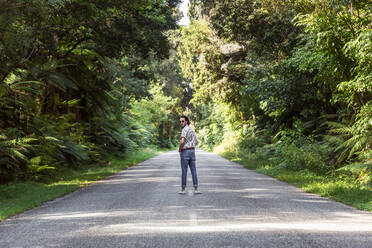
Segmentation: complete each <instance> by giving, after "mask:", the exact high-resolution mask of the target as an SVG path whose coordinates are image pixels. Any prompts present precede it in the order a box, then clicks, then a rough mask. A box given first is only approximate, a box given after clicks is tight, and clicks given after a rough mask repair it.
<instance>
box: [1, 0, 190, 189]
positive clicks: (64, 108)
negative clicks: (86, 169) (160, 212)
mask: <svg viewBox="0 0 372 248" xmlns="http://www.w3.org/2000/svg"><path fill="white" fill-rule="evenodd" d="M179 2H180V1H179V0H165V1H164V0H152V1H127V0H89V1H86V0H46V1H45V0H12V1H6V0H4V1H0V65H1V66H0V183H6V182H11V181H15V180H29V179H31V180H43V178H44V177H49V176H52V175H53V172H54V171H56V170H58V169H61V168H63V167H72V168H78V167H80V166H84V165H89V164H91V163H102V164H105V163H106V158H107V156H108V155H112V154H117V155H119V156H125V154H127V153H128V152H130V151H131V150H135V149H138V148H141V147H145V146H150V145H154V146H162V147H170V146H172V145H174V144H173V143H172V142H174V135H175V132H178V129H177V130H176V128H178V126H177V125H176V124H175V123H176V122H175V121H174V120H175V119H177V116H178V113H180V112H181V107H179V106H181V103H180V99H181V98H182V95H183V92H182V88H181V87H180V86H179V87H177V85H181V84H182V82H183V80H182V77H181V76H180V73H179V68H178V67H177V63H176V62H175V61H176V57H175V55H176V53H175V52H173V55H172V53H171V51H172V49H173V50H174V47H172V43H171V42H170V38H169V37H171V36H172V30H173V32H174V30H176V29H177V27H178V26H177V24H176V23H177V20H179V19H180V16H181V14H180V11H179V10H178V7H177V6H178V5H179ZM173 46H174V44H173ZM169 82H171V84H170V83H169ZM177 96H178V97H177Z"/></svg>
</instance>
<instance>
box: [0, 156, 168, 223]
mask: <svg viewBox="0 0 372 248" xmlns="http://www.w3.org/2000/svg"><path fill="white" fill-rule="evenodd" d="M160 152H161V151H156V150H154V149H144V150H141V151H136V152H133V153H131V154H128V156H126V157H125V159H123V158H119V157H112V158H111V159H110V162H111V164H110V165H109V166H102V165H98V164H92V165H89V167H85V168H80V169H75V170H74V169H65V170H63V171H59V172H58V174H57V175H55V176H54V179H53V181H50V182H49V183H41V182H33V181H28V182H17V183H10V184H7V185H0V221H1V220H4V219H6V218H7V217H9V216H12V215H15V214H17V213H21V212H23V211H25V210H27V209H31V208H34V207H37V206H39V205H40V204H41V203H43V202H46V201H50V200H52V199H55V198H57V197H60V196H63V195H65V194H67V193H70V192H72V191H74V190H76V189H78V188H80V187H83V186H85V185H87V184H89V183H92V182H94V181H96V180H99V179H102V178H105V177H107V176H110V175H112V174H114V173H117V172H119V171H121V170H123V169H126V168H128V167H130V166H131V165H135V164H137V163H139V162H141V161H144V160H146V159H148V158H151V157H153V156H155V155H158V154H159V153H160Z"/></svg>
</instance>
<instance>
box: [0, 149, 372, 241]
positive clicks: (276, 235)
mask: <svg viewBox="0 0 372 248" xmlns="http://www.w3.org/2000/svg"><path fill="white" fill-rule="evenodd" d="M197 166H198V173H199V180H200V190H201V191H202V192H203V194H201V195H193V194H192V190H191V188H189V189H187V191H188V194H186V195H178V194H177V192H178V190H179V184H180V165H179V160H178V153H177V152H176V151H174V152H169V153H165V154H163V155H160V156H158V157H155V158H152V159H150V160H147V161H145V162H142V163H140V164H139V165H137V166H134V167H132V168H130V169H128V170H126V171H123V172H121V173H119V174H116V175H115V176H112V177H110V178H108V179H106V180H103V181H100V182H98V183H96V184H93V185H90V186H88V187H86V188H82V189H80V190H78V191H76V192H74V193H72V194H69V195H67V196H65V197H63V198H60V199H57V200H55V201H52V202H49V203H46V204H44V205H43V206H41V207H39V208H36V209H33V210H31V211H28V212H26V213H23V214H21V215H18V216H16V217H13V218H11V219H9V220H6V221H3V222H1V223H0V247H1V248H6V247H12V248H16V247H136V248H137V247H172V248H173V247H234V248H235V247H255V248H256V247H265V248H268V247H275V248H279V247H286V248H287V247H316V248H320V247H342V248H345V247H353V248H355V247H372V214H371V213H366V212H362V211H357V210H354V209H353V208H351V207H349V206H345V205H343V204H340V203H336V202H334V201H331V200H327V199H324V198H321V197H318V196H316V195H313V194H308V193H304V192H302V191H301V190H299V189H297V188H295V187H292V186H290V185H288V184H286V183H283V182H279V181H276V180H274V179H272V178H270V177H267V176H264V175H261V174H258V173H255V172H252V171H249V170H247V169H245V168H243V167H241V166H240V165H237V164H235V163H232V162H229V161H227V160H226V159H223V158H221V157H219V156H217V155H215V154H212V153H207V152H204V151H201V150H198V151H197ZM190 182H191V178H190V176H189V178H188V183H189V184H190Z"/></svg>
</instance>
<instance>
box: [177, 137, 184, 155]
mask: <svg viewBox="0 0 372 248" xmlns="http://www.w3.org/2000/svg"><path fill="white" fill-rule="evenodd" d="M184 144H185V138H184V137H181V140H180V147H179V148H178V152H181V151H182V148H183V145H184Z"/></svg>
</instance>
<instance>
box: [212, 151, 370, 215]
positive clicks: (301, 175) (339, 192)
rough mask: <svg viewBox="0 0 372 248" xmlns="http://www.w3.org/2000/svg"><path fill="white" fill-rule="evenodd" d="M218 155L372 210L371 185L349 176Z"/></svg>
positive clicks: (318, 192)
mask: <svg viewBox="0 0 372 248" xmlns="http://www.w3.org/2000/svg"><path fill="white" fill-rule="evenodd" d="M219 155H221V156H223V157H225V158H227V159H229V160H230V161H233V162H237V163H239V164H241V165H243V166H244V167H246V168H248V169H251V170H255V171H257V172H259V173H262V174H265V175H269V176H271V177H274V178H276V179H278V180H281V181H285V182H288V183H290V184H292V185H295V186H296V187H299V188H302V189H303V190H304V191H306V192H310V193H315V194H318V195H320V196H323V197H327V198H331V199H334V200H336V201H339V202H342V203H344V204H347V205H351V206H353V207H355V208H357V209H360V210H365V211H372V189H371V187H370V186H366V185H362V184H360V183H358V182H357V181H356V180H353V179H352V178H350V177H337V176H333V177H332V176H319V175H316V174H315V173H313V172H311V171H306V170H304V171H293V170H288V169H278V168H277V167H275V166H269V165H262V166H261V165H259V163H257V161H255V160H254V159H251V158H249V157H244V156H239V155H236V153H229V152H219Z"/></svg>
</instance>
